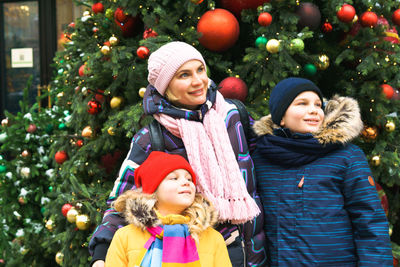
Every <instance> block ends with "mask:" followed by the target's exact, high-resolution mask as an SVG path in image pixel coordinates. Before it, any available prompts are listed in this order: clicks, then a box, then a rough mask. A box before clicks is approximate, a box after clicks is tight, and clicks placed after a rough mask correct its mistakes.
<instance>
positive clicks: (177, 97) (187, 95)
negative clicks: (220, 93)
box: [165, 59, 208, 110]
mask: <svg viewBox="0 0 400 267" xmlns="http://www.w3.org/2000/svg"><path fill="white" fill-rule="evenodd" d="M207 88H208V76H207V73H206V69H205V66H204V65H203V63H201V61H198V60H195V59H193V60H190V61H188V62H186V63H185V64H183V65H182V66H181V67H180V68H179V69H178V70H177V71H176V73H175V75H174V77H172V80H171V81H170V83H169V85H168V87H167V90H166V93H165V94H166V96H167V98H168V99H169V100H170V101H171V102H172V104H174V105H176V106H178V107H184V108H187V109H190V110H194V109H196V108H197V107H198V106H199V105H201V104H203V103H205V102H206V100H207V99H206V96H207Z"/></svg>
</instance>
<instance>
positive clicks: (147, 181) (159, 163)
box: [134, 151, 196, 194]
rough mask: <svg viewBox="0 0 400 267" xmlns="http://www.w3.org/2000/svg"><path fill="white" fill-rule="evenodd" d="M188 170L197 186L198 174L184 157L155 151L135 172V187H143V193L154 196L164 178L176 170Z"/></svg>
mask: <svg viewBox="0 0 400 267" xmlns="http://www.w3.org/2000/svg"><path fill="white" fill-rule="evenodd" d="M178 169H184V170H187V171H188V172H189V173H190V175H191V176H192V181H193V183H194V184H196V174H195V173H194V171H193V169H192V167H191V166H190V164H189V162H188V161H187V160H186V159H185V158H184V157H182V156H179V155H173V154H168V153H165V152H160V151H153V152H151V153H150V155H149V156H148V157H147V159H146V160H145V161H144V162H143V163H142V165H140V166H139V167H137V168H136V170H135V174H134V176H135V185H136V187H138V188H139V187H142V189H143V193H146V194H152V193H154V192H155V191H156V190H157V187H158V186H159V185H160V183H161V182H162V181H163V180H164V178H165V177H166V176H167V175H168V174H169V173H171V172H172V171H174V170H178Z"/></svg>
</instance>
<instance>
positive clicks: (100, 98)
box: [94, 90, 105, 103]
mask: <svg viewBox="0 0 400 267" xmlns="http://www.w3.org/2000/svg"><path fill="white" fill-rule="evenodd" d="M94 98H95V99H96V100H97V101H98V102H100V103H104V101H105V96H104V90H97V91H96V94H95V96H94Z"/></svg>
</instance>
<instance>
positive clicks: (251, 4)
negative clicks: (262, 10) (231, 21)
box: [219, 0, 269, 17]
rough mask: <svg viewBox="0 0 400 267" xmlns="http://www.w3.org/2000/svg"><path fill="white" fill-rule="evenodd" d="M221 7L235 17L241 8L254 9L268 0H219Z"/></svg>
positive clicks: (238, 15) (240, 11) (238, 14)
mask: <svg viewBox="0 0 400 267" xmlns="http://www.w3.org/2000/svg"><path fill="white" fill-rule="evenodd" d="M219 2H220V4H221V7H222V8H224V9H227V10H229V11H230V12H232V13H233V14H234V15H235V16H236V17H240V14H241V13H242V10H243V9H256V8H257V7H258V6H262V5H263V4H264V3H268V2H269V0H220V1H219Z"/></svg>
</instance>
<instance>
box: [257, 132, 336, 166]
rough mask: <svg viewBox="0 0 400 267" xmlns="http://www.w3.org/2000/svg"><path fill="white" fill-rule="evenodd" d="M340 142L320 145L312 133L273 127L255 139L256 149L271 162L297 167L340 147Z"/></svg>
mask: <svg viewBox="0 0 400 267" xmlns="http://www.w3.org/2000/svg"><path fill="white" fill-rule="evenodd" d="M341 146H342V144H340V143H329V144H326V145H322V144H320V143H319V141H318V140H317V139H316V138H314V137H313V135H312V134H300V133H292V132H291V131H290V130H289V129H286V128H285V129H282V128H279V129H275V130H274V135H270V134H266V135H263V136H261V137H260V138H259V139H258V141H257V151H258V152H260V153H261V154H262V155H263V156H264V158H265V159H267V160H268V161H270V162H271V163H273V164H277V165H280V166H283V167H297V166H301V165H305V164H308V163H310V162H313V161H314V160H316V159H318V158H321V157H323V156H324V155H326V154H328V153H330V152H331V151H333V150H336V149H338V148H339V147H341Z"/></svg>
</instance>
